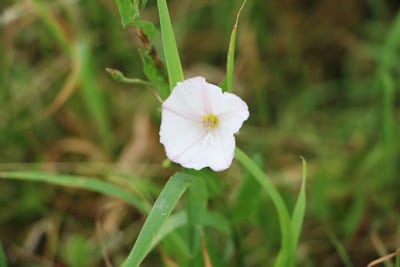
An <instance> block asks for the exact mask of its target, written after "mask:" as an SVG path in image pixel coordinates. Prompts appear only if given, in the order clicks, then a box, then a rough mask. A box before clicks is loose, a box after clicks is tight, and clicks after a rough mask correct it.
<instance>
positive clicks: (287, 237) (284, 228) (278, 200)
mask: <svg viewBox="0 0 400 267" xmlns="http://www.w3.org/2000/svg"><path fill="white" fill-rule="evenodd" d="M235 158H236V160H238V161H239V162H240V163H241V164H242V166H243V167H244V168H245V169H246V170H247V171H248V172H249V173H250V174H252V175H253V176H252V177H254V178H255V179H256V180H257V182H259V183H260V184H261V185H262V187H263V188H264V189H265V191H267V193H268V195H269V196H270V198H271V199H272V202H273V204H274V205H275V209H276V211H277V213H278V218H279V224H280V230H281V237H282V244H281V251H280V253H279V256H278V259H277V261H276V264H275V266H285V267H290V266H293V265H294V257H295V255H294V254H295V249H294V244H293V233H292V231H293V230H292V223H291V220H290V216H289V212H288V209H287V207H286V205H285V203H284V202H283V199H282V197H281V195H280V194H279V192H278V191H277V190H276V188H275V187H274V186H273V184H272V183H271V181H270V180H269V179H268V177H267V176H266V175H265V173H264V172H263V171H262V170H261V169H260V168H259V167H258V166H257V165H256V164H255V163H254V162H253V161H252V160H251V159H250V158H249V157H248V156H247V155H246V154H245V153H244V152H242V151H241V150H240V149H239V148H237V147H236V150H235Z"/></svg>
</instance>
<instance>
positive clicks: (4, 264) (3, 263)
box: [0, 240, 7, 267]
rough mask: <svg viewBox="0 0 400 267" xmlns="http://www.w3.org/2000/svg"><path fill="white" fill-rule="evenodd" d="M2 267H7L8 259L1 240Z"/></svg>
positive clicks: (0, 259) (0, 264) (0, 263)
mask: <svg viewBox="0 0 400 267" xmlns="http://www.w3.org/2000/svg"><path fill="white" fill-rule="evenodd" d="M0 267H7V258H6V255H5V253H4V249H3V245H2V244H1V240H0Z"/></svg>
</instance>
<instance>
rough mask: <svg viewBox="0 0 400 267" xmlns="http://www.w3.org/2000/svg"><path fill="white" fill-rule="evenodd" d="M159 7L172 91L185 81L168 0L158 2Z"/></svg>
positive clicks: (158, 0)
mask: <svg viewBox="0 0 400 267" xmlns="http://www.w3.org/2000/svg"><path fill="white" fill-rule="evenodd" d="M157 7H158V13H159V16H160V25H161V37H162V43H163V47H164V57H165V63H166V65H167V71H168V78H169V88H170V91H172V89H173V88H174V87H175V85H176V83H177V82H180V81H183V79H184V76H183V71H182V65H181V60H180V58H179V53H178V47H177V46H176V41H175V36H174V31H173V29H172V23H171V19H170V17H169V13H168V6H167V2H166V0H157Z"/></svg>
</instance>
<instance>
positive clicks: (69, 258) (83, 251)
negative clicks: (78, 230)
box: [61, 235, 95, 267]
mask: <svg viewBox="0 0 400 267" xmlns="http://www.w3.org/2000/svg"><path fill="white" fill-rule="evenodd" d="M92 250H93V249H92V248H91V244H90V242H89V240H88V238H87V237H85V236H82V235H73V236H71V237H69V239H68V241H67V242H66V244H65V247H63V248H61V251H62V255H63V258H64V259H65V262H67V263H68V266H71V267H87V266H91V265H92V262H93V261H94V259H95V253H93V251H92Z"/></svg>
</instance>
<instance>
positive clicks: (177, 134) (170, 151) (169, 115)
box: [160, 109, 206, 163]
mask: <svg viewBox="0 0 400 267" xmlns="http://www.w3.org/2000/svg"><path fill="white" fill-rule="evenodd" d="M205 134H206V132H205V130H204V128H203V127H202V124H201V121H196V120H192V119H188V118H187V117H185V116H182V115H180V114H178V113H176V112H173V111H171V110H170V109H163V112H162V116H161V127H160V142H161V143H162V144H163V145H164V147H165V151H166V153H167V156H168V158H170V159H171V160H172V161H174V162H178V163H179V161H178V160H179V157H180V156H181V154H183V153H184V152H185V151H186V150H188V149H189V148H190V146H191V145H192V144H193V143H195V142H196V141H198V140H200V139H202V138H203V137H204V136H205Z"/></svg>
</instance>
